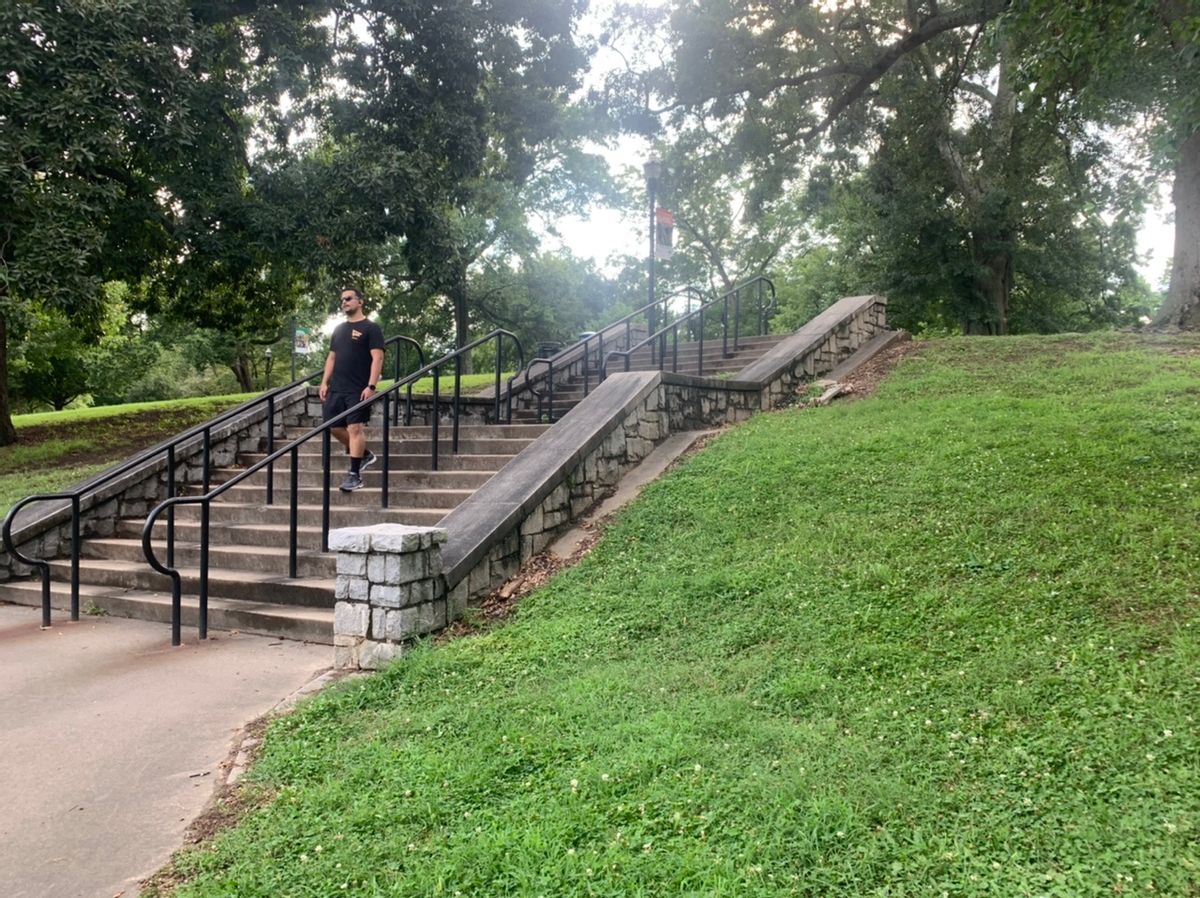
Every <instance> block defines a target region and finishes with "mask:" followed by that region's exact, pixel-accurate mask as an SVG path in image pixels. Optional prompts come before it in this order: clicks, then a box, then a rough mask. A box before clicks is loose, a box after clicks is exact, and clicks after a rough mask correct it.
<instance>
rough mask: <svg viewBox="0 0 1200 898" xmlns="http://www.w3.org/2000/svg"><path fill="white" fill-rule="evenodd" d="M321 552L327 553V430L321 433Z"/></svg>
mask: <svg viewBox="0 0 1200 898" xmlns="http://www.w3.org/2000/svg"><path fill="white" fill-rule="evenodd" d="M321 470H322V472H323V475H322V481H321V551H322V552H328V551H329V429H328V428H326V429H325V430H322V431H321Z"/></svg>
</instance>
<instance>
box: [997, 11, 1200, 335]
mask: <svg viewBox="0 0 1200 898" xmlns="http://www.w3.org/2000/svg"><path fill="white" fill-rule="evenodd" d="M1013 17H1014V19H1015V20H1016V21H1018V22H1019V23H1020V25H1021V26H1022V27H1023V28H1024V29H1025V30H1026V31H1027V32H1028V34H1029V35H1030V46H1029V53H1028V59H1027V60H1026V67H1027V69H1028V71H1029V72H1030V74H1031V77H1035V78H1049V79H1057V80H1065V81H1067V82H1069V83H1070V84H1071V85H1072V87H1073V91H1072V95H1071V101H1072V102H1073V104H1074V105H1075V107H1076V109H1077V110H1078V113H1079V114H1080V115H1083V116H1087V117H1089V118H1092V119H1094V120H1096V121H1100V122H1103V123H1105V124H1107V125H1109V126H1110V127H1124V128H1125V129H1126V131H1127V132H1128V133H1130V136H1131V137H1132V138H1134V139H1141V140H1142V141H1143V143H1144V145H1145V147H1146V152H1147V155H1148V156H1149V157H1150V159H1151V163H1152V165H1153V167H1154V169H1155V170H1156V171H1157V172H1158V173H1160V174H1164V175H1165V174H1167V173H1170V174H1171V175H1173V177H1174V183H1173V189H1172V202H1173V204H1174V209H1175V245H1174V256H1173V260H1172V265H1171V280H1170V285H1169V286H1168V289H1167V296H1166V298H1165V300H1164V301H1163V304H1162V306H1161V308H1160V309H1159V313H1158V316H1157V317H1156V319H1155V325H1157V326H1159V327H1163V328H1178V329H1182V330H1198V329H1200V2H1197V0H1129V2H1122V3H1090V2H1084V0H1026V2H1025V3H1022V4H1021V5H1020V6H1019V7H1018V8H1017V10H1016V11H1015V12H1014V16H1013Z"/></svg>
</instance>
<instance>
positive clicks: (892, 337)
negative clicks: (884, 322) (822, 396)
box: [825, 331, 911, 380]
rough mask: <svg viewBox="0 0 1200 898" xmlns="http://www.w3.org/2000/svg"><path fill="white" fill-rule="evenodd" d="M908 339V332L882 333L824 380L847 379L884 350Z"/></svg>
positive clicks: (865, 344) (860, 348)
mask: <svg viewBox="0 0 1200 898" xmlns="http://www.w3.org/2000/svg"><path fill="white" fill-rule="evenodd" d="M908 339H911V337H910V336H909V333H908V331H882V332H881V333H878V334H876V335H875V336H874V337H872V338H871V339H870V340H868V341H867V342H866V343H864V344H863V345H862V346H861V347H859V349H858V351H857V352H855V353H854V355H852V356H850V358H848V359H846V361H844V362H842V363H841V364H840V365H838V366H837V367H836V368H834V369H833V370H832V371H830V372H829V373H828V374H826V375H825V379H826V380H841V379H842V378H844V377H849V376H850V375H851V374H853V373H854V372H855V371H857V370H858V369H859V368H861V367H862V366H863V365H865V364H866V363H867V362H869V361H871V359H873V358H875V356H877V355H879V353H881V352H883V351H884V350H885V349H889V348H891V347H892V346H895V345H896V344H897V343H903V342H904V341H905V340H908Z"/></svg>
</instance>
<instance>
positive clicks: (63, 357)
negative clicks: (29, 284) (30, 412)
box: [11, 307, 88, 411]
mask: <svg viewBox="0 0 1200 898" xmlns="http://www.w3.org/2000/svg"><path fill="white" fill-rule="evenodd" d="M87 356H88V346H87V344H86V342H85V339H84V335H83V334H82V333H81V332H80V330H79V328H78V327H76V326H75V325H73V324H72V323H71V321H70V319H69V318H68V317H67V316H66V314H65V313H64V312H62V311H61V310H60V309H56V308H54V307H50V308H47V309H39V310H37V311H35V312H34V313H33V315H32V322H31V325H30V327H29V329H28V331H27V332H26V334H25V339H24V340H23V341H22V342H21V344H20V345H19V347H18V350H17V353H16V357H15V358H14V359H12V362H11V367H12V375H13V376H12V381H13V382H12V388H13V392H14V394H15V396H16V397H17V398H18V399H19V400H21V401H22V403H23V404H24V405H26V406H28V407H29V408H36V407H38V406H49V407H50V408H52V409H54V410H55V411H59V410H61V409H64V408H66V407H67V405H69V404H70V403H71V402H72V401H73V400H75V399H77V398H79V397H80V396H83V395H85V394H86V393H87V392H88V381H87V377H88V357H87Z"/></svg>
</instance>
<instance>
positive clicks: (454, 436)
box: [450, 340, 500, 455]
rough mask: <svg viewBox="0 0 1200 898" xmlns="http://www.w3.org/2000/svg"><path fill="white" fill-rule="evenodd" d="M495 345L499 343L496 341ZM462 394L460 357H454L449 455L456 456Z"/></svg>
mask: <svg viewBox="0 0 1200 898" xmlns="http://www.w3.org/2000/svg"><path fill="white" fill-rule="evenodd" d="M496 342H497V343H499V342H500V341H499V340H497V341H496ZM461 392H462V356H461V355H456V356H455V357H454V424H453V425H452V426H451V436H450V453H451V454H452V455H458V413H459V397H460V395H461Z"/></svg>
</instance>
